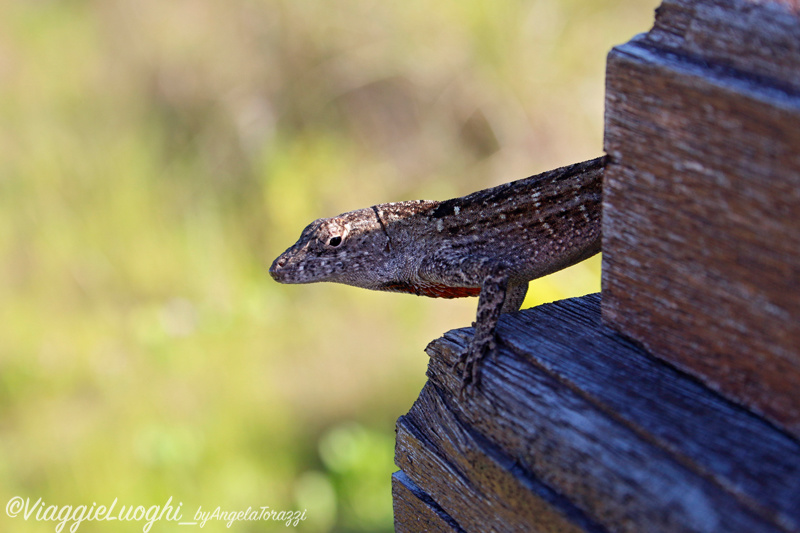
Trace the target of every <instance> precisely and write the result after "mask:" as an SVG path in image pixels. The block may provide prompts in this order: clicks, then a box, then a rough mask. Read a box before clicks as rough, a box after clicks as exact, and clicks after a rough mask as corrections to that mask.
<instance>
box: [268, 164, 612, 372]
mask: <svg viewBox="0 0 800 533" xmlns="http://www.w3.org/2000/svg"><path fill="white" fill-rule="evenodd" d="M604 164H605V158H598V159H593V160H591V161H586V162H584V163H578V164H575V165H571V166H568V167H563V168H559V169H556V170H552V171H550V172H545V173H543V174H539V175H536V176H532V177H530V178H526V179H522V180H518V181H514V182H511V183H506V184H504V185H500V186H497V187H493V188H491V189H486V190H483V191H478V192H476V193H473V194H469V195H467V196H464V197H461V198H453V199H452V200H446V201H443V202H438V201H431V200H417V201H411V202H397V203H389V204H380V205H375V206H372V207H368V208H366V209H359V210H357V211H351V212H349V213H344V214H341V215H339V216H336V217H332V218H324V219H319V220H315V221H314V222H312V223H311V224H309V225H308V226H307V227H306V228H305V229H304V230H303V232H302V234H301V235H300V239H299V240H298V241H297V243H295V244H294V245H293V246H292V247H291V248H289V249H288V250H286V251H285V252H284V253H283V254H281V255H280V257H278V258H277V259H276V260H275V261H274V262H273V264H272V266H271V267H270V274H271V275H272V277H273V278H275V280H277V281H279V282H281V283H314V282H318V281H332V282H337V283H345V284H347V285H354V286H356V287H363V288H366V289H373V290H384V291H395V292H408V293H412V294H418V295H423V296H432V297H438V298H459V297H462V296H474V295H478V294H480V299H479V301H478V313H477V318H476V322H475V335H474V337H473V339H472V342H471V343H470V346H469V349H468V351H467V352H466V353H465V354H464V357H463V358H462V363H463V364H464V370H463V375H464V386H465V387H468V386H470V385H477V383H478V380H479V367H480V361H481V360H482V359H483V358H484V357H485V356H486V355H487V354H488V353H490V352H491V351H492V350H493V349H494V331H495V327H496V325H497V320H498V318H499V316H500V314H501V313H507V312H513V311H517V310H518V309H519V308H520V306H521V305H522V301H523V300H524V299H525V293H526V291H527V289H528V281H530V280H532V279H536V278H539V277H541V276H544V275H546V274H550V273H552V272H555V271H557V270H561V269H562V268H565V267H568V266H570V265H574V264H575V263H578V262H580V261H582V260H584V259H586V258H588V257H591V256H592V255H594V254H596V253H597V252H599V251H600V202H601V197H602V175H603V166H604Z"/></svg>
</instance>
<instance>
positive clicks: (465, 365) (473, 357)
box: [455, 336, 495, 400]
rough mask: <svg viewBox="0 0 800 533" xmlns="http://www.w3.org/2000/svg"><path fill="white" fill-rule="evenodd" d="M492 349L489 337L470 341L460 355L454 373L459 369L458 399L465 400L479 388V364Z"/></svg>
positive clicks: (493, 346) (493, 343) (491, 340)
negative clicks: (459, 385)
mask: <svg viewBox="0 0 800 533" xmlns="http://www.w3.org/2000/svg"><path fill="white" fill-rule="evenodd" d="M494 349H495V342H494V336H491V337H489V338H488V339H472V342H470V344H469V347H468V348H467V349H466V350H465V351H464V353H462V354H461V358H460V359H459V361H458V363H456V367H455V369H456V371H458V370H459V368H460V369H461V387H460V389H459V391H458V397H459V399H461V400H463V399H465V398H466V397H467V396H469V395H471V394H473V392H474V391H475V390H477V389H478V388H479V387H480V382H481V363H482V362H483V360H484V359H485V358H486V356H487V355H489V354H490V353H492V352H493V351H494Z"/></svg>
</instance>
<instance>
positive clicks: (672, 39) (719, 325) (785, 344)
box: [603, 0, 800, 436]
mask: <svg viewBox="0 0 800 533" xmlns="http://www.w3.org/2000/svg"><path fill="white" fill-rule="evenodd" d="M787 4H790V3H789V2H782V3H779V2H747V1H739V2H733V1H720V0H715V1H712V0H703V1H689V0H669V1H666V2H664V3H663V4H662V5H661V7H660V8H659V9H658V12H657V13H658V16H657V17H656V24H655V27H654V28H653V30H652V31H651V32H650V33H648V34H647V35H644V36H642V37H640V38H636V39H634V40H632V41H631V42H629V43H627V44H625V45H622V46H619V47H617V48H615V49H614V50H613V51H612V52H611V54H610V55H609V58H608V75H607V80H606V131H605V137H606V140H605V144H606V151H607V152H608V154H609V156H610V163H609V164H608V166H607V167H606V173H605V183H604V189H603V193H604V198H603V200H604V202H603V239H604V241H603V251H604V254H603V261H604V262H603V318H604V319H605V320H606V321H607V322H608V323H609V324H611V325H613V326H614V327H615V328H617V329H619V330H620V331H622V332H623V333H625V334H626V335H629V336H630V337H633V338H634V339H636V340H638V341H639V342H641V343H642V344H643V345H644V346H645V347H646V348H647V349H648V350H650V351H651V352H652V353H654V354H655V355H657V356H658V357H661V358H663V359H664V360H666V361H669V362H670V363H673V364H675V365H676V366H678V367H679V368H681V369H684V370H686V371H688V372H690V373H692V374H694V375H695V376H697V377H698V378H700V379H701V380H702V381H703V382H704V383H706V384H707V385H709V386H710V387H712V388H714V389H716V390H718V391H720V392H721V393H723V394H725V395H726V396H728V397H730V398H732V399H734V400H736V401H739V402H741V403H743V404H744V405H747V406H749V407H750V408H752V409H753V410H754V411H756V412H759V413H762V414H764V415H765V416H767V417H768V418H769V419H771V420H772V421H773V422H775V423H776V424H778V425H780V426H782V427H784V428H785V429H786V430H787V431H790V432H792V433H793V434H794V435H795V436H800V2H794V3H793V5H794V8H793V9H792V8H790V7H788V6H787Z"/></svg>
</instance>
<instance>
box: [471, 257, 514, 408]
mask: <svg viewBox="0 0 800 533" xmlns="http://www.w3.org/2000/svg"><path fill="white" fill-rule="evenodd" d="M527 291H528V282H527V281H522V282H512V281H510V280H509V276H508V274H507V272H506V271H505V269H504V268H502V267H497V268H495V269H493V270H492V272H491V273H490V274H489V275H488V276H486V278H485V279H484V280H483V284H482V286H481V294H480V298H479V299H478V312H477V317H476V320H475V334H474V336H473V338H472V342H470V344H469V347H468V348H467V350H466V351H465V352H464V354H463V355H462V358H461V361H460V362H459V364H460V365H461V364H463V366H464V368H463V373H462V378H463V381H462V384H461V392H462V394H464V393H465V392H467V391H468V389H471V388H473V387H477V386H478V385H479V384H480V367H481V362H482V361H483V359H485V358H486V356H487V355H488V354H489V353H492V352H493V351H494V350H495V348H496V343H495V329H496V328H497V322H498V320H499V319H500V315H501V314H502V313H511V312H514V311H517V310H519V308H520V306H521V305H522V302H523V300H525V293H526V292H527Z"/></svg>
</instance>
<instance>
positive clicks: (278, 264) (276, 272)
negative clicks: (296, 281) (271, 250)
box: [269, 254, 286, 282]
mask: <svg viewBox="0 0 800 533" xmlns="http://www.w3.org/2000/svg"><path fill="white" fill-rule="evenodd" d="M285 264H286V255H285V254H281V255H280V256H279V257H278V258H277V259H276V260H275V261H273V262H272V266H270V267H269V275H270V276H272V279H274V280H275V281H277V282H281V281H282V276H281V269H282V268H283V265H285Z"/></svg>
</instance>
